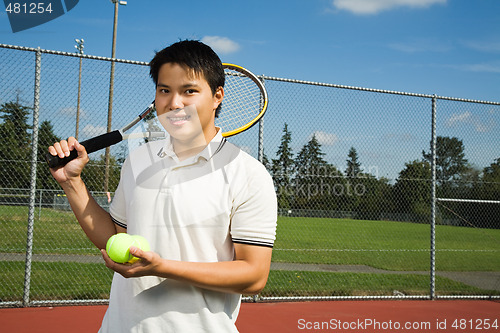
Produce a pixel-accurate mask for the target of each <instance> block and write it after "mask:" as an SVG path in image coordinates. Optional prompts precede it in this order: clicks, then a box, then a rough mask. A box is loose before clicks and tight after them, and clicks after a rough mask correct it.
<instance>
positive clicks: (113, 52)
mask: <svg viewBox="0 0 500 333" xmlns="http://www.w3.org/2000/svg"><path fill="white" fill-rule="evenodd" d="M110 1H111V2H112V3H113V4H114V5H115V17H114V20H113V44H112V48H111V58H112V59H115V55H116V30H117V29H118V5H123V6H125V5H126V4H127V1H119V0H110ZM114 80H115V62H114V60H111V73H110V78H109V100H108V133H109V132H111V130H112V127H111V121H112V118H113V117H112V115H113V85H114ZM109 152H110V149H109V147H106V153H105V154H104V156H105V168H106V169H105V174H104V192H108V187H109Z"/></svg>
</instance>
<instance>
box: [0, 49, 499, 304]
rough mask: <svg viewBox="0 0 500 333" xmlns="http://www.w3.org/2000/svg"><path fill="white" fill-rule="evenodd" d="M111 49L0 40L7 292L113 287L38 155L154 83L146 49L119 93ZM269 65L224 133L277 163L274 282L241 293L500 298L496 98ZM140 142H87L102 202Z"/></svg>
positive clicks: (27, 298)
mask: <svg viewBox="0 0 500 333" xmlns="http://www.w3.org/2000/svg"><path fill="white" fill-rule="evenodd" d="M112 60H113V59H108V58H102V57H94V56H88V55H79V54H68V53H63V52H56V51H48V50H40V49H32V48H24V47H15V46H9V45H0V108H1V109H0V132H1V134H2V136H1V138H2V140H1V142H0V167H1V170H2V172H1V173H0V232H1V235H2V237H1V238H0V267H1V270H0V274H1V275H2V277H3V281H4V283H3V284H2V286H1V287H0V306H3V307H5V306H32V305H44V304H47V305H48V304H95V303H106V302H107V298H108V292H109V287H110V283H111V277H112V273H111V272H110V271H109V270H108V269H107V268H106V267H105V266H104V264H103V261H102V258H101V256H100V253H99V251H98V250H97V249H96V248H95V247H94V246H93V245H92V244H91V243H90V241H88V239H87V238H86V237H85V235H84V233H83V231H82V230H81V229H80V227H79V226H78V223H77V222H76V220H75V218H74V216H73V215H72V213H71V211H70V210H69V206H68V203H67V200H66V198H65V196H64V193H63V192H62V191H61V190H60V188H59V187H58V185H57V184H56V183H55V182H54V181H53V180H52V179H51V176H50V173H49V170H48V167H47V166H46V164H45V162H44V155H45V152H46V149H47V146H48V145H50V144H52V143H53V142H55V141H56V140H59V139H60V138H66V137H68V136H75V135H78V138H79V139H80V140H85V139H87V138H90V137H92V136H95V135H98V134H102V133H104V132H106V131H107V127H108V119H109V116H110V115H111V127H112V128H113V129H115V128H120V127H122V126H123V125H125V124H126V123H128V122H129V121H130V119H132V118H133V117H134V116H136V115H137V114H138V113H139V112H140V111H142V109H143V108H144V106H145V105H148V104H149V103H150V102H151V100H152V99H153V98H154V86H153V83H152V81H151V80H150V79H149V68H148V67H147V63H142V62H133V61H126V60H118V59H114V60H113V61H115V65H116V67H115V77H114V91H113V95H114V98H113V103H112V105H111V106H112V107H111V108H109V87H110V67H111V61H112ZM80 73H81V76H80ZM261 79H262V80H264V81H265V84H266V87H267V89H268V93H269V96H270V104H269V108H268V111H267V113H266V115H265V117H264V119H263V120H261V122H260V123H259V126H255V127H253V128H251V129H250V130H248V131H246V132H244V133H242V134H240V135H238V136H236V137H232V138H230V141H232V142H233V143H235V144H237V145H239V146H240V147H241V148H242V149H243V150H245V151H247V152H248V153H250V154H251V155H253V156H255V157H256V158H259V159H261V161H262V162H263V163H264V164H265V165H266V167H267V168H268V170H269V172H270V173H271V175H272V176H273V179H274V182H275V187H276V192H277V196H278V201H279V219H278V231H277V240H276V243H275V248H274V251H273V260H272V266H271V273H270V277H269V281H268V284H267V286H266V288H265V289H264V291H263V292H262V293H261V294H260V295H258V296H256V297H253V298H245V299H246V300H254V301H257V300H300V299H341V298H362V299H369V298H378V299H380V298H403V299H404V298H426V299H428V298H453V297H460V298H467V297H474V298H498V297H499V295H500V255H499V254H500V205H499V201H498V200H499V197H500V131H499V130H498V125H499V124H500V103H498V102H485V101H471V100H462V99H457V98H446V97H440V96H430V95H421V94H409V93H401V92H393V91H382V90H374V89H365V88H357V87H346V86H340V85H332V84H323V83H316V82H304V81H296V80H289V79H282V78H273V77H268V76H264V75H262V76H261ZM79 93H80V96H81V97H80V99H79V98H78V96H79ZM144 126H147V125H144ZM137 144H138V143H133V142H126V143H121V144H118V145H116V146H114V147H113V148H111V149H110V152H109V162H106V156H105V153H104V152H99V153H94V154H92V155H91V162H90V163H89V165H88V166H87V168H86V169H85V171H84V175H83V176H84V178H85V181H86V183H87V185H88V187H89V190H90V191H91V192H92V193H93V195H94V196H95V197H96V199H97V200H98V201H99V203H100V204H101V205H102V206H103V207H104V208H107V206H108V205H109V202H110V200H111V198H112V195H113V190H114V189H115V188H116V186H117V184H118V181H119V173H120V166H121V163H122V162H123V160H124V158H125V157H126V155H127V154H128V151H129V150H130V149H133V148H134V145H137ZM262 152H263V154H262ZM106 165H107V166H108V167H106ZM106 169H108V170H109V171H106Z"/></svg>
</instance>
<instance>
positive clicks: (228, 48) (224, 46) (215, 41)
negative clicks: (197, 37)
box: [201, 36, 240, 54]
mask: <svg viewBox="0 0 500 333" xmlns="http://www.w3.org/2000/svg"><path fill="white" fill-rule="evenodd" d="M201 41H202V42H203V43H205V44H207V45H208V46H210V47H211V48H213V49H214V51H215V52H217V53H220V54H229V53H234V52H236V51H238V50H239V49H240V45H239V44H238V43H236V42H235V41H232V40H230V39H229V38H227V37H220V36H205V37H203V38H202V39H201Z"/></svg>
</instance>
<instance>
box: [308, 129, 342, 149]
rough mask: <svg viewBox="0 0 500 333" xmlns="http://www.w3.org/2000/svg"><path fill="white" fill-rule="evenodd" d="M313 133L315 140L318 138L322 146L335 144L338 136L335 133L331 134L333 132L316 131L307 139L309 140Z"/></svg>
mask: <svg viewBox="0 0 500 333" xmlns="http://www.w3.org/2000/svg"><path fill="white" fill-rule="evenodd" d="M313 135H314V136H315V137H316V140H318V142H319V144H321V145H323V146H333V145H334V144H336V143H337V142H338V141H339V138H338V136H337V135H336V134H333V133H326V132H323V131H316V132H314V133H312V134H311V135H310V136H309V140H311V138H312V137H313Z"/></svg>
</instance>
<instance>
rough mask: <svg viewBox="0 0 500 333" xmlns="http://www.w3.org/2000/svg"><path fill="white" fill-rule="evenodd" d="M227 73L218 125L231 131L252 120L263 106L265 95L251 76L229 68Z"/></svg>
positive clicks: (225, 130)
mask: <svg viewBox="0 0 500 333" xmlns="http://www.w3.org/2000/svg"><path fill="white" fill-rule="evenodd" d="M225 73H226V84H225V86H224V101H223V103H222V109H221V112H220V115H219V117H218V118H217V119H216V125H217V126H219V127H221V128H222V130H223V131H224V132H229V131H233V130H236V129H238V128H241V127H244V126H246V125H248V123H250V122H252V121H253V120H254V119H255V118H256V117H257V116H258V115H259V113H260V112H261V110H262V108H263V104H264V97H263V95H262V92H261V90H260V88H259V86H258V85H257V84H256V83H255V82H254V81H253V80H252V79H250V78H249V77H247V76H245V75H243V74H241V73H239V72H237V71H234V70H232V69H227V68H226V69H225Z"/></svg>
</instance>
